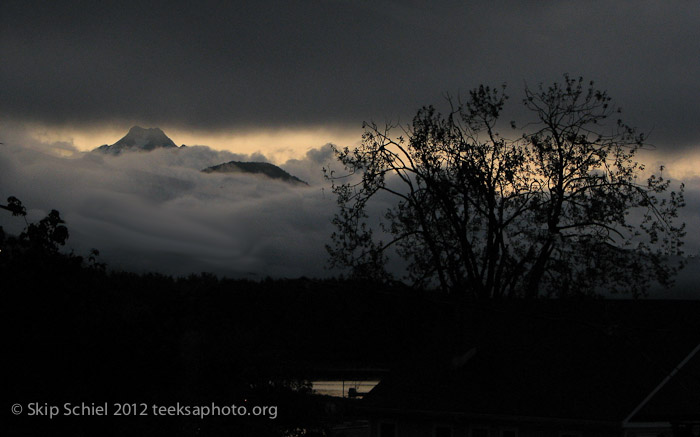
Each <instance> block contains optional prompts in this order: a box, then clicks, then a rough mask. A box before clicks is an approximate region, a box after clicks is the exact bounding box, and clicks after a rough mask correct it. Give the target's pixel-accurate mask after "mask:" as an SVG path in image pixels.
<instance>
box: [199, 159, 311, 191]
mask: <svg viewBox="0 0 700 437" xmlns="http://www.w3.org/2000/svg"><path fill="white" fill-rule="evenodd" d="M202 172H203V173H250V174H261V175H264V176H267V177H269V178H271V179H280V180H282V181H284V182H289V183H293V184H301V185H309V184H308V183H306V182H305V181H302V180H301V179H299V178H298V177H296V176H294V175H291V174H289V173H287V172H286V171H284V170H282V169H281V168H279V167H278V166H276V165H274V164H270V163H269V162H245V161H229V162H225V163H223V164H218V165H213V166H211V167H207V168H205V169H203V170H202Z"/></svg>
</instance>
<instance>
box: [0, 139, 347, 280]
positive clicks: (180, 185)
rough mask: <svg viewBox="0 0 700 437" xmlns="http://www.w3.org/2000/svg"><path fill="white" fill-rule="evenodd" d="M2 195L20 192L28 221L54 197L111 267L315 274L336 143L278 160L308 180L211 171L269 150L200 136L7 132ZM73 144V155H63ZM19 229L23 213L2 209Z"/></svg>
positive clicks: (0, 157)
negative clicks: (213, 142) (71, 137)
mask: <svg viewBox="0 0 700 437" xmlns="http://www.w3.org/2000/svg"><path fill="white" fill-rule="evenodd" d="M3 141H4V143H5V144H4V145H0V187H2V192H1V193H0V195H1V196H2V198H3V201H4V200H5V199H6V198H7V197H8V196H11V195H12V196H16V197H17V198H19V199H20V200H21V201H22V202H23V203H24V205H25V206H26V207H27V210H28V213H29V216H28V219H29V220H30V221H37V220H40V219H41V218H42V217H44V216H45V215H46V214H47V213H48V212H49V211H50V210H51V209H57V210H58V211H59V212H60V213H61V215H62V217H63V218H64V219H65V220H66V222H67V226H68V229H69V231H70V238H69V240H68V243H67V246H68V247H69V249H73V250H75V252H76V253H78V254H81V255H85V254H87V253H88V251H89V250H90V248H96V249H98V250H99V251H100V254H101V255H100V258H101V261H104V262H107V264H108V267H110V268H117V269H125V270H132V271H140V272H144V271H153V270H154V271H158V272H162V273H166V274H175V275H185V274H189V273H193V272H194V273H198V272H202V271H206V272H213V273H216V274H219V275H227V276H232V277H249V278H260V277H264V276H267V275H270V276H273V277H299V276H302V275H306V276H312V277H318V276H325V275H328V272H327V271H326V270H325V261H326V252H325V248H324V244H325V243H326V242H327V240H328V238H329V235H330V233H331V232H332V229H331V227H332V226H331V223H330V220H331V217H332V215H333V212H334V208H335V199H334V197H333V196H332V195H331V193H329V192H328V190H325V191H324V190H323V189H322V187H323V175H322V172H321V168H322V167H323V166H324V165H326V164H327V163H328V162H329V161H330V159H331V158H332V151H331V149H330V146H329V145H326V146H323V147H321V148H318V149H313V150H311V151H309V152H308V153H307V154H306V156H305V158H303V159H299V160H290V161H288V162H287V163H285V164H283V165H282V167H283V168H284V169H285V170H287V171H288V172H290V173H291V174H293V175H295V176H297V177H299V178H300V179H302V180H305V181H307V182H308V183H309V186H308V187H306V186H297V185H291V184H287V183H284V182H277V181H275V180H271V179H268V178H264V177H259V176H255V175H250V174H233V175H231V174H227V175H222V174H205V173H202V172H201V171H200V170H202V169H204V168H206V167H209V166H212V165H216V164H221V163H223V162H228V161H231V160H237V161H266V159H265V157H264V156H262V155H252V156H246V155H238V154H233V153H229V152H222V151H215V150H212V149H210V148H208V147H204V146H194V147H187V148H183V149H177V150H168V149H157V150H155V151H152V152H148V153H145V152H131V153H124V154H122V155H119V156H111V155H104V154H101V153H90V152H87V153H85V152H78V151H77V150H75V149H74V148H73V147H72V145H71V144H67V143H52V144H48V143H42V142H39V141H37V140H33V139H31V138H30V137H29V136H28V135H23V134H15V135H9V136H8V135H6V136H5V138H3ZM66 155H70V156H69V157H65V156H66ZM0 224H2V225H3V226H4V227H6V229H9V230H12V231H15V232H19V231H20V230H21V229H22V227H23V226H24V222H23V220H22V219H21V218H15V217H10V216H9V214H6V215H3V217H1V218H0Z"/></svg>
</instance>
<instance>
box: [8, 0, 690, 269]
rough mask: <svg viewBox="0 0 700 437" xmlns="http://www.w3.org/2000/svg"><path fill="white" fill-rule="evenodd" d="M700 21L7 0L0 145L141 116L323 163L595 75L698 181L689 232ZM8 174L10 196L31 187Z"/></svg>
mask: <svg viewBox="0 0 700 437" xmlns="http://www.w3.org/2000/svg"><path fill="white" fill-rule="evenodd" d="M699 23H700V2H698V1H689V0H688V1H640V0H634V1H622V0H618V1H614V2H610V1H593V0H585V1H583V0H581V1H560V0H556V1H555V0H552V1H536V2H535V1H464V0H460V1H443V2H419V1H403V2H400V1H388V0H384V1H380V0H371V1H360V0H356V1H289V0H284V1H267V0H261V1H247V2H242V1H239V2H235V1H227V2H221V1H216V2H215V1H211V2H207V1H199V2H191V1H187V2H178V1H163V2H146V1H139V2H128V1H106V0H105V1H99V2H87V1H56V2H43V1H41V2H38V1H37V2H34V1H27V0H23V1H13V0H4V1H2V2H0V141H1V142H4V143H5V146H6V149H7V148H8V147H15V146H20V147H25V148H28V147H29V148H32V150H34V151H35V152H36V151H37V150H40V149H41V150H43V151H44V152H45V151H46V150H49V149H51V150H53V153H54V155H55V152H56V150H57V149H60V148H61V147H63V148H65V150H67V151H68V152H69V153H73V152H75V151H79V150H89V149H91V148H93V147H96V146H99V145H101V144H105V143H110V144H111V143H114V142H115V141H117V140H118V139H119V138H120V137H121V136H123V135H124V134H125V133H126V131H127V130H128V129H129V127H131V126H132V125H135V124H138V125H141V126H144V127H151V126H159V127H161V128H163V130H165V132H166V133H167V134H168V135H169V136H170V137H171V138H172V139H173V140H174V141H175V142H176V143H177V144H182V143H187V144H190V145H191V144H206V145H209V146H211V147H212V148H213V149H217V150H221V149H226V150H227V151H229V152H231V153H234V154H236V153H237V154H239V156H240V154H247V155H250V154H251V153H254V152H260V153H262V154H263V155H265V156H266V159H269V160H271V161H274V162H277V163H279V164H283V163H285V161H286V160H287V159H288V158H297V161H295V162H296V164H297V165H301V166H302V167H304V166H305V167H304V168H307V169H308V168H310V167H309V165H311V164H312V161H313V160H310V156H311V155H307V152H309V151H311V153H312V154H313V153H317V154H318V153H321V154H322V152H321V151H322V150H324V149H323V148H322V147H323V145H324V144H326V143H328V142H333V143H336V144H339V145H341V146H346V145H347V146H352V145H354V144H357V143H359V141H360V135H361V125H362V122H363V121H365V120H367V121H370V120H373V121H376V122H378V123H383V122H385V121H401V122H408V121H410V119H411V118H412V116H413V115H414V114H415V112H416V110H417V109H418V108H419V107H420V106H422V105H425V104H431V103H436V104H439V103H441V101H442V99H443V97H442V96H443V94H444V93H452V94H457V93H459V92H465V91H467V90H469V89H471V88H473V87H476V86H478V85H479V84H482V83H483V84H491V85H500V84H502V83H507V84H508V88H509V93H510V94H512V95H513V96H514V97H518V96H520V93H521V92H522V88H523V85H524V84H525V83H527V84H528V85H530V86H535V85H536V84H537V83H538V82H545V83H548V82H551V81H552V80H557V79H560V78H561V75H562V74H563V73H569V74H571V75H572V76H579V75H582V76H584V78H586V79H592V80H595V81H596V84H597V85H598V86H599V87H600V88H602V89H607V90H608V92H609V94H610V95H611V96H612V97H613V99H614V100H615V102H616V103H617V104H618V105H620V106H622V108H623V118H624V119H625V121H627V122H628V123H629V124H632V125H635V126H637V127H638V128H639V129H640V130H642V131H645V132H649V133H650V142H651V143H653V144H654V145H656V146H657V150H656V152H655V153H654V154H650V155H648V159H650V160H651V164H660V163H664V164H666V165H667V166H668V168H669V171H670V174H671V175H672V176H675V177H676V178H682V179H683V180H685V181H686V183H687V184H688V187H689V193H688V194H689V196H688V197H689V209H688V211H687V214H690V215H689V217H690V219H691V220H690V221H691V222H690V223H689V229H690V230H691V232H693V230H695V231H694V232H700V231H698V230H699V229H700V224H698V223H699V222H700V217H699V216H698V213H697V212H698V211H700V200H699V199H700V196H698V193H699V192H700V171H699V170H698V169H699V168H700V153H699V152H698V148H699V147H700V79H699V78H700V25H699ZM518 100H519V99H517V98H513V99H511V103H512V104H513V107H512V108H511V109H509V111H511V113H512V115H513V118H520V117H519V115H520V109H519V106H518V104H517V101H518ZM12 141H15V142H17V141H19V142H20V143H21V142H24V143H23V144H19V143H15V144H9V143H11V142H12ZM30 143H31V144H33V145H34V146H31V147H30V146H29V145H28V144H30ZM0 147H2V146H0ZM12 150H14V152H12V153H13V154H12V158H11V159H10V158H8V157H7V156H9V155H8V154H9V152H6V155H7V156H6V157H5V159H6V161H5V164H6V166H7V167H8V168H9V166H10V164H12V168H14V169H15V171H16V172H17V174H19V173H20V172H21V171H20V169H27V168H29V167H28V166H27V165H25V164H22V162H23V161H22V159H25V158H27V156H29V155H22V154H21V153H20V151H19V150H18V149H12ZM44 152H41V153H44ZM209 152H212V153H213V151H211V150H210V151H209ZM209 152H207V153H209ZM32 153H34V152H32ZM37 153H39V152H37ZM20 156H21V158H20ZM32 156H34V155H32ZM227 156H228V155H227ZM231 156H233V155H231ZM313 156H315V157H318V156H319V155H313ZM324 156H325V155H324ZM27 159H29V158H27ZM31 159H38V158H31ZM52 159H53V158H52ZM188 159H189V158H188ZM193 159H194V158H193ZM197 159H199V158H197ZM188 162H189V161H188ZM193 162H197V163H200V161H197V160H195V161H193ZM314 162H315V161H314ZM122 164H123V163H122ZM122 164H119V165H122ZM180 164H181V163H180ZM180 164H178V165H180ZM316 164H318V166H320V165H321V164H319V163H318V162H316ZM72 165H73V164H72ZM110 165H111V164H110ZM115 165H116V164H115ZM188 165H190V164H188ZM191 166H194V164H191ZM117 167H119V166H117ZM117 167H114V166H113V167H112V169H114V168H117ZM119 168H121V167H119ZM27 171H28V170H27ZM108 173H109V174H110V175H111V174H112V173H110V172H108ZM115 174H116V173H115ZM26 177H27V178H29V179H28V180H26V182H27V184H29V186H32V182H31V180H32V179H31V178H30V176H29V175H27V176H26ZM190 177H191V178H198V177H199V176H193V175H189V176H186V177H185V179H188V178H190ZM309 177H311V176H309ZM8 180H9V179H8V177H7V176H5V177H2V176H0V181H1V182H2V183H3V184H4V185H5V186H4V187H2V190H1V191H2V192H1V193H0V195H2V196H6V195H8V194H16V193H5V191H6V189H7V188H6V187H9V186H10V185H8V184H9V182H8ZM22 180H25V179H22ZM109 180H110V181H112V183H114V184H118V183H119V182H118V181H119V180H120V179H119V178H118V177H116V176H115V179H109ZM122 182H124V183H126V182H125V181H122ZM190 182H191V183H192V184H194V186H199V185H197V184H199V180H197V181H193V180H190ZM42 183H45V184H47V186H51V184H50V182H49V181H48V180H45V181H44V182H42ZM26 189H27V190H29V188H26ZM127 191H128V190H127ZM205 191H206V190H205ZM28 196H29V194H28ZM143 196H146V197H147V193H146V194H144V193H141V195H140V197H141V198H143ZM37 199H38V198H37ZM314 202H315V201H314ZM307 206H308V205H307ZM38 207H39V208H43V209H46V208H48V206H47V205H41V206H38ZM52 207H54V206H52ZM55 207H57V208H59V209H60V205H56V206H55ZM310 208H311V209H313V208H315V207H310ZM696 221H697V222H696ZM141 230H142V231H143V229H141ZM319 238H320V237H319ZM694 250H697V248H695V249H694ZM314 256H316V255H314ZM318 256H320V255H318Z"/></svg>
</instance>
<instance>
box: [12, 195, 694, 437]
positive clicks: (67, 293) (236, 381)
mask: <svg viewBox="0 0 700 437" xmlns="http://www.w3.org/2000/svg"><path fill="white" fill-rule="evenodd" d="M8 205H9V206H10V207H12V204H11V203H8ZM19 206H21V204H19ZM4 209H10V210H11V211H13V212H17V213H18V214H17V215H22V214H20V213H21V212H22V210H21V208H19V207H18V205H17V204H15V205H14V210H13V209H12V208H8V207H5V208H4ZM64 228H65V224H63V221H62V220H61V218H60V214H59V213H58V212H55V211H52V213H51V214H49V216H47V218H45V219H44V220H42V221H40V222H38V223H36V224H28V225H27V228H26V229H25V231H24V232H23V233H22V234H21V235H18V236H16V235H14V236H13V235H7V234H5V233H4V232H1V229H0V245H1V248H2V252H0V278H2V279H1V280H2V296H3V300H4V302H3V305H2V308H3V315H2V316H3V320H5V323H6V330H5V332H6V336H5V348H4V356H5V357H6V364H7V370H6V372H5V374H4V375H5V376H4V377H5V381H6V382H5V387H6V392H7V399H8V400H9V401H10V402H11V403H19V404H21V405H25V406H26V405H28V403H30V402H38V403H40V404H49V405H63V403H65V402H71V403H74V404H77V403H80V402H85V403H88V404H89V403H91V402H94V403H96V404H98V405H99V404H103V403H105V402H107V403H113V402H119V403H136V404H140V403H147V404H158V405H166V406H167V405H175V404H176V403H178V402H179V403H182V404H190V405H207V404H211V403H216V404H219V405H231V404H237V405H275V406H277V408H278V415H277V417H276V418H275V419H274V420H271V419H270V418H268V417H258V418H251V417H246V418H243V417H207V418H204V419H200V418H199V417H192V416H188V417H153V416H149V417H113V416H108V417H93V418H87V417H77V418H68V417H57V418H53V419H49V418H47V417H28V416H27V415H26V414H22V415H19V416H13V417H11V420H10V421H9V423H10V425H9V428H8V429H9V430H10V434H11V435H37V433H41V432H44V433H51V434H57V433H59V431H61V432H60V433H62V432H64V431H65V432H67V433H69V434H70V435H90V434H91V433H92V432H93V431H96V430H99V433H100V435H127V434H133V433H139V434H143V433H148V434H149V435H222V433H223V432H232V431H236V432H241V433H243V434H240V435H261V436H263V435H289V436H291V435H323V434H322V433H323V430H324V429H327V428H328V427H329V426H331V425H332V424H333V423H337V422H338V421H342V420H344V419H347V418H349V417H353V415H354V414H355V413H356V407H357V405H356V402H354V401H353V400H336V401H334V403H335V407H334V409H332V410H329V409H328V399H324V398H323V397H319V396H312V395H311V394H310V386H309V383H308V379H310V378H311V377H312V376H313V374H314V371H315V370H314V369H323V368H326V369H327V368H334V367H336V368H363V367H373V368H387V369H391V368H395V367H397V366H400V365H402V364H404V363H408V362H412V363H414V364H415V363H417V362H425V363H431V362H437V361H439V360H440V359H444V358H449V357H450V355H451V354H452V355H454V354H457V353H460V352H463V351H461V350H460V347H461V345H463V344H466V343H468V341H469V340H470V339H473V338H476V337H477V336H479V335H481V332H482V331H483V329H482V328H484V327H488V328H489V330H492V331H494V332H502V333H504V335H509V334H508V329H509V326H510V325H509V322H508V321H509V320H511V318H512V315H514V314H516V313H517V314H521V315H522V314H531V315H535V316H536V317H540V318H541V317H556V318H562V317H580V318H581V320H584V319H585V318H586V317H587V316H586V315H585V314H586V313H585V312H586V310H587V309H589V308H591V307H602V306H604V305H608V304H609V303H607V302H608V301H604V300H602V299H591V298H578V299H571V300H558V301H557V302H556V304H553V303H552V302H553V301H547V300H534V301H523V300H520V301H513V300H507V301H500V302H499V301H493V300H492V301H482V302H480V303H477V302H474V301H468V300H466V299H460V298H454V297H450V298H444V297H443V295H436V294H433V293H431V292H428V291H420V290H416V289H414V288H409V287H405V286H403V285H402V284H399V283H396V284H386V283H374V282H362V281H358V280H344V279H328V280H316V279H308V278H299V279H276V280H272V279H268V280H263V281H259V282H254V281H247V280H232V279H220V278H217V277H215V276H213V275H210V274H198V275H192V276H189V277H184V278H173V277H169V276H164V275H159V274H135V273H128V272H119V271H110V270H109V269H108V268H106V267H105V266H104V265H103V264H101V263H100V262H99V257H98V256H97V252H96V251H93V252H92V253H91V254H89V255H88V256H87V257H84V256H81V255H77V254H74V253H66V252H65V251H62V250H59V246H61V244H62V243H65V241H66V239H67V238H68V235H69V234H68V229H67V228H65V229H64ZM627 305H637V306H638V307H640V308H642V307H643V308H645V310H644V312H642V313H639V314H638V317H640V319H639V324H640V326H641V325H643V324H644V323H645V321H644V314H653V313H655V312H658V311H659V308H662V305H663V303H659V302H656V303H654V304H653V305H649V306H644V305H647V304H645V303H644V302H643V301H628V303H627ZM686 308H687V309H688V314H685V313H683V314H680V313H679V314H677V315H674V317H675V322H676V323H680V324H686V325H687V326H698V325H697V321H695V322H692V323H694V325H691V324H689V323H690V322H689V320H693V317H692V314H693V311H695V314H696V313H697V310H698V306H697V305H694V306H693V305H690V306H687V307H686ZM572 314H574V316H572ZM605 314H607V315H608V316H609V317H608V318H609V320H604V321H598V322H600V323H611V326H612V324H614V323H615V316H614V315H610V314H613V313H609V312H608V311H607V310H606V312H605ZM689 314H690V316H689ZM606 317H607V316H606ZM589 321H590V320H587V322H589ZM5 414H10V413H9V412H7V411H6V413H5Z"/></svg>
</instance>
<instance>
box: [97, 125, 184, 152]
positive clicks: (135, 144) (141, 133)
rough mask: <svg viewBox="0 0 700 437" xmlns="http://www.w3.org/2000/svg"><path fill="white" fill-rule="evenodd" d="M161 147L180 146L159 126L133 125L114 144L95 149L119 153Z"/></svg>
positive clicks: (147, 150) (145, 150) (172, 147)
mask: <svg viewBox="0 0 700 437" xmlns="http://www.w3.org/2000/svg"><path fill="white" fill-rule="evenodd" d="M161 148H164V149H177V148H178V147H177V145H176V144H175V142H174V141H173V140H171V139H170V138H169V137H168V136H167V135H166V134H165V132H163V131H162V130H161V129H160V128H158V127H151V128H143V127H141V126H133V127H132V128H131V129H129V132H128V133H127V134H126V135H124V137H122V138H121V139H120V140H119V141H117V142H116V143H114V144H112V145H107V144H105V145H103V146H100V147H98V148H96V149H94V150H93V151H94V152H103V153H110V154H113V155H119V154H120V153H123V152H125V151H144V152H150V151H151V150H155V149H161Z"/></svg>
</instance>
